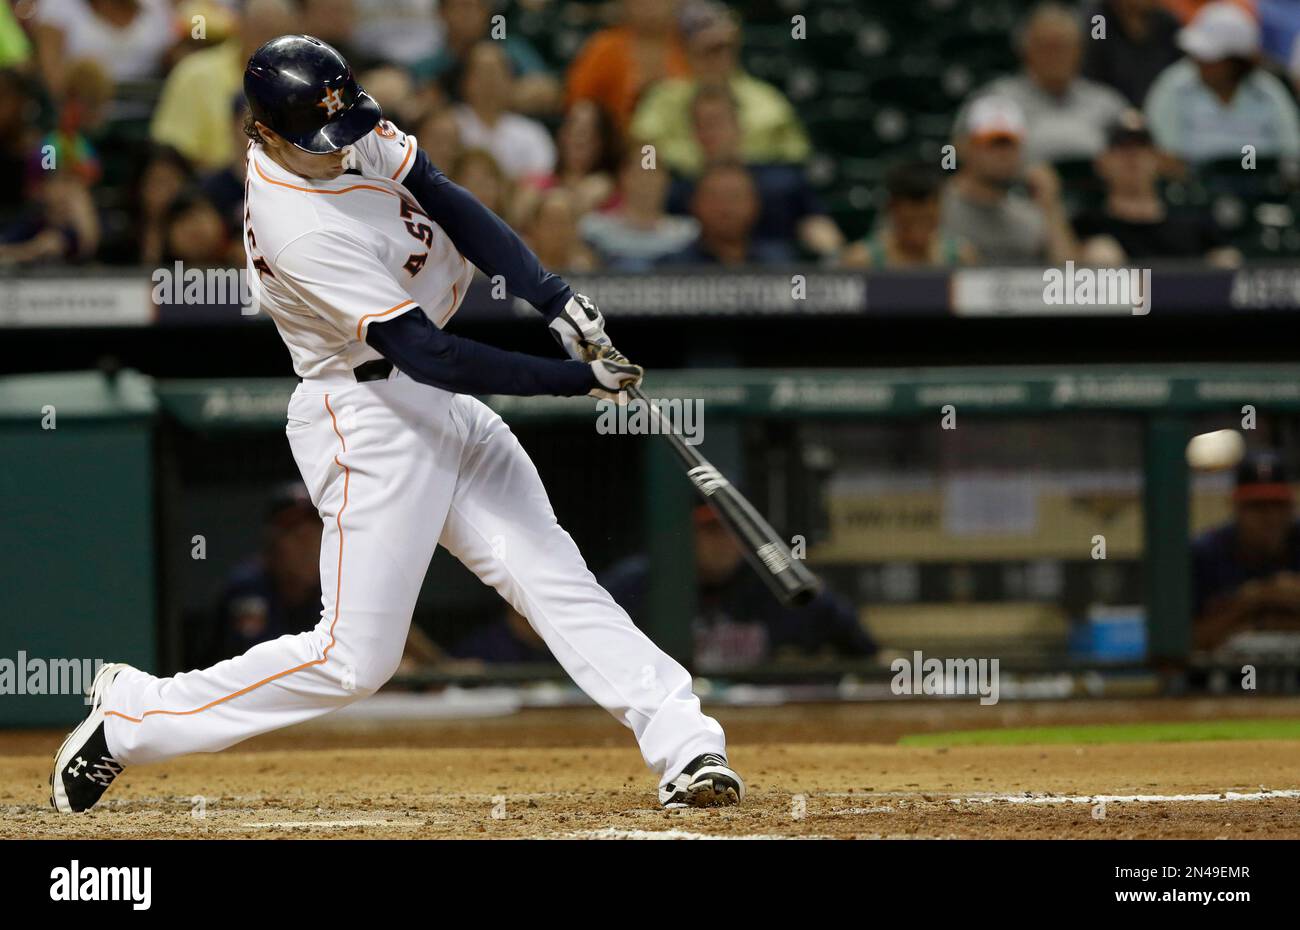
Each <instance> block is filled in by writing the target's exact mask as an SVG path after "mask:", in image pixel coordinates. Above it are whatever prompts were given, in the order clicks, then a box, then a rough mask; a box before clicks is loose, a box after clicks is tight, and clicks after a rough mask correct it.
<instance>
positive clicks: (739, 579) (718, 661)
mask: <svg viewBox="0 0 1300 930" xmlns="http://www.w3.org/2000/svg"><path fill="white" fill-rule="evenodd" d="M693 516H694V527H695V539H694V548H695V583H696V585H697V588H696V596H697V608H696V609H697V613H696V616H695V619H694V622H693V623H692V630H693V633H694V650H693V661H692V663H691V664H692V666H693V668H694V669H695V670H696V671H701V672H710V671H718V670H723V669H729V668H738V667H743V666H747V665H755V664H758V663H761V662H767V661H772V660H774V659H791V658H814V657H816V658H868V657H870V656H873V655H875V653H876V644H875V643H874V642H872V640H871V637H870V636H868V635H867V632H866V630H865V629H864V628H863V626H862V624H861V623H860V622H859V620H858V617H857V614H856V613H855V612H854V610H853V607H852V605H850V604H849V603H847V602H846V601H845V600H844V599H843V598H841V597H840V596H839V595H838V594H836V593H835V592H833V591H831V590H830V589H829V588H823V589H822V591H821V592H820V593H819V594H818V595H817V596H816V597H815V598H814V599H813V601H812V602H811V603H809V604H808V605H806V606H804V607H798V608H794V607H782V606H781V605H780V604H779V603H778V602H777V600H776V599H775V598H774V597H772V594H771V592H770V591H768V589H767V586H766V585H765V584H764V583H763V581H762V579H760V578H759V577H758V575H757V574H755V573H754V571H753V569H751V568H750V567H749V566H748V565H746V564H745V560H744V555H743V554H742V552H741V549H740V546H739V545H738V544H737V543H736V541H735V538H734V537H733V536H732V535H731V532H730V531H729V530H728V529H727V528H726V527H725V526H723V524H722V522H721V521H720V520H719V519H718V516H717V514H716V513H714V511H713V509H712V508H711V507H709V506H708V505H707V504H701V505H700V506H699V507H697V508H696V509H695V511H694V514H693ZM649 574H650V565H649V561H648V560H647V559H646V557H645V556H643V555H636V556H631V557H629V558H627V559H624V560H623V561H621V562H619V563H617V564H616V565H614V566H613V567H612V568H610V569H609V571H608V572H606V573H605V574H604V575H603V576H602V577H601V584H602V585H604V586H605V590H607V591H609V593H610V595H611V596H613V598H614V600H616V601H617V602H618V603H619V604H620V605H621V606H622V607H623V609H625V610H626V611H627V612H628V615H629V616H630V617H631V618H632V620H633V622H634V623H636V624H637V625H638V626H641V625H643V624H644V623H645V621H646V616H645V610H646V595H647V592H648V589H649Z"/></svg>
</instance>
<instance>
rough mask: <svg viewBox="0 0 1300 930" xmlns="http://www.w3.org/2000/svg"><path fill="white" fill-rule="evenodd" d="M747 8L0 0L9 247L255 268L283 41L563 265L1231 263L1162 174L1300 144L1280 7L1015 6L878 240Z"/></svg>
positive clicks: (1288, 27)
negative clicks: (255, 73)
mask: <svg viewBox="0 0 1300 930" xmlns="http://www.w3.org/2000/svg"><path fill="white" fill-rule="evenodd" d="M957 2H958V0H953V3H951V4H940V3H936V4H935V6H936V8H941V7H943V6H954V5H955V4H956V3H957ZM962 2H965V0H962ZM970 2H972V3H974V2H978V0H970ZM745 6H746V5H745V4H740V3H737V4H735V5H733V6H727V5H724V4H722V3H719V2H716V0H610V2H600V3H597V2H586V3H583V2H576V0H513V2H510V3H502V4H496V3H494V2H493V0H244V2H236V0H224V2H223V0H15V2H13V3H5V4H0V146H2V147H3V155H2V156H0V157H3V159H4V161H5V165H4V169H5V170H3V171H2V172H0V179H2V180H0V264H5V265H15V264H22V265H30V264H38V263H79V262H87V263H88V262H100V263H108V264H118V265H144V266H158V265H163V264H170V263H171V262H174V261H184V262H186V263H189V264H192V265H198V266H204V265H229V264H234V265H242V264H243V258H242V243H241V236H240V224H241V216H242V196H243V172H244V150H245V146H246V139H245V137H244V135H243V132H242V124H243V120H244V103H243V100H242V92H241V87H242V71H243V66H244V62H245V61H246V60H247V58H248V56H249V54H250V53H251V52H252V51H253V50H254V49H255V48H257V47H258V46H259V45H260V44H262V43H263V42H265V41H266V40H268V39H270V38H272V37H274V36H276V35H280V34H283V33H288V32H307V33H310V34H313V35H316V36H319V37H320V38H322V39H324V40H326V41H328V42H330V43H331V44H333V45H335V46H336V47H337V48H339V50H340V51H342V52H343V54H344V55H345V56H346V57H347V58H348V59H349V61H350V62H351V63H352V65H353V68H354V70H355V71H356V73H357V75H358V77H359V80H360V81H361V83H362V85H363V86H364V87H365V88H366V89H367V90H368V91H369V92H370V93H371V94H372V95H373V96H374V97H375V98H376V99H377V100H378V101H379V103H380V105H381V106H382V107H383V109H384V112H385V114H386V115H387V116H388V117H389V118H391V119H393V120H394V121H395V122H397V123H398V124H399V125H401V126H403V128H405V129H407V130H408V131H411V132H413V133H414V134H415V135H416V137H417V139H418V140H419V144H420V145H421V146H422V147H423V148H424V149H425V150H426V151H427V152H428V154H429V156H430V158H431V160H432V161H433V163H434V164H435V165H437V166H438V167H439V168H441V169H442V170H443V171H444V172H445V173H446V174H448V175H449V176H450V177H451V178H452V179H453V180H455V181H456V182H458V183H459V184H461V185H463V186H464V187H466V188H467V189H469V190H470V191H471V192H472V193H474V194H475V195H476V196H477V197H478V198H479V199H480V200H482V201H483V202H484V203H485V204H487V205H488V206H489V207H490V208H491V209H493V210H494V211H496V212H497V213H498V214H500V215H501V216H502V217H504V218H505V219H506V220H507V221H508V222H510V223H511V224H512V225H513V226H514V227H515V228H516V229H518V230H519V231H520V233H521V234H522V235H523V236H524V237H525V239H526V240H527V241H528V242H529V243H530V245H531V246H532V247H533V248H534V249H535V251H536V252H537V253H538V255H539V256H540V258H541V259H542V261H543V263H544V264H545V265H547V266H548V267H551V268H555V269H558V270H572V271H589V270H595V269H600V268H605V269H616V270H645V269H649V268H654V267H660V266H675V265H695V266H743V265H746V264H753V263H779V262H794V261H816V262H821V263H824V264H827V265H840V266H845V267H858V268H863V267H924V266H944V265H961V264H973V263H988V264H1034V263H1044V262H1051V263H1056V262H1061V261H1064V260H1066V259H1074V260H1076V261H1081V262H1091V263H1094V264H1099V265H1104V264H1120V263H1124V262H1139V261H1149V260H1161V259H1178V258H1182V259H1195V260H1200V261H1206V262H1210V263H1214V264H1218V265H1232V264H1235V263H1237V262H1239V261H1240V260H1241V253H1240V252H1239V250H1238V249H1237V248H1236V247H1234V245H1233V243H1232V242H1231V241H1230V239H1229V238H1228V237H1227V236H1226V235H1225V234H1224V230H1223V228H1222V227H1221V226H1220V224H1219V223H1218V222H1217V217H1216V216H1215V215H1214V214H1213V211H1210V210H1209V209H1206V208H1204V207H1202V206H1198V205H1196V204H1188V203H1181V204H1180V203H1176V202H1173V201H1172V200H1171V198H1170V197H1169V196H1168V189H1169V184H1171V183H1177V182H1178V181H1180V180H1184V179H1186V178H1188V177H1189V176H1190V175H1192V174H1195V173H1197V172H1199V171H1200V170H1201V168H1202V167H1203V166H1206V165H1214V164H1220V163H1224V162H1227V163H1229V164H1230V166H1231V165H1236V167H1237V170H1238V171H1241V170H1258V171H1261V172H1272V173H1273V174H1278V173H1279V172H1280V171H1281V170H1282V168H1281V167H1279V166H1284V165H1285V164H1286V163H1287V160H1289V159H1293V158H1297V157H1300V116H1298V115H1297V106H1296V100H1295V96H1294V94H1295V87H1296V86H1297V85H1300V43H1296V42H1295V41H1294V35H1295V32H1296V31H1300V5H1293V6H1291V7H1290V10H1291V11H1292V13H1293V14H1294V15H1292V16H1290V19H1288V16H1287V15H1282V16H1281V17H1279V16H1277V15H1275V14H1276V13H1277V10H1276V9H1275V7H1277V6H1278V5H1277V4H1272V5H1271V6H1270V15H1269V16H1268V17H1264V16H1262V15H1261V11H1259V10H1256V9H1255V8H1254V7H1253V5H1252V4H1251V3H1248V2H1223V0H1215V2H1208V3H1198V2H1195V0H1165V2H1159V0H1101V2H1100V3H1091V4H1085V5H1082V6H1069V5H1061V4H1057V3H1043V4H1039V5H1034V6H1030V5H1029V4H1026V6H1025V10H1024V15H1023V18H1022V20H1021V22H1020V24H1019V26H1018V28H1017V29H1016V30H1015V32H1014V34H1012V35H1008V36H1006V37H1005V38H1004V39H1003V41H1006V42H1010V43H1012V44H1013V47H1014V51H1015V54H1016V56H1017V57H1018V59H1019V61H1020V68H1019V70H1018V71H1016V72H1014V73H1008V74H1005V75H1003V76H1001V77H998V78H996V79H995V80H993V81H991V82H990V83H987V84H984V85H982V86H979V87H976V88H975V89H974V90H973V91H972V92H971V93H970V94H969V96H968V98H967V99H966V101H965V102H964V103H962V104H961V105H960V107H958V108H956V110H955V112H954V113H953V114H952V119H953V122H952V127H953V128H952V137H951V141H952V144H953V148H952V149H951V150H949V151H947V152H946V154H945V155H944V156H943V157H941V158H939V159H936V160H934V161H933V162H931V161H926V160H915V161H912V160H908V161H901V162H898V163H896V164H893V165H891V166H890V170H889V171H888V172H887V174H886V175H885V176H884V177H883V179H882V183H881V184H880V185H879V199H878V200H877V202H876V203H875V204H874V205H873V207H872V214H873V217H874V219H873V221H872V222H871V224H870V225H869V227H868V228H867V229H866V231H865V234H864V235H846V233H845V223H844V221H843V220H844V218H843V216H842V215H840V214H838V213H835V214H833V213H832V211H829V210H828V209H827V208H826V207H825V206H824V204H823V198H822V197H821V196H820V194H819V190H818V188H817V187H816V186H815V185H814V184H813V182H812V181H811V180H810V176H811V175H810V171H809V168H810V163H811V160H813V159H815V158H816V157H817V154H818V152H817V146H816V145H815V144H814V143H815V142H816V138H815V136H813V137H810V134H809V131H808V130H807V128H806V127H805V125H804V123H803V121H802V120H801V118H800V112H799V109H798V108H797V107H796V106H795V104H793V103H792V102H791V100H790V99H789V98H788V96H787V93H786V90H785V89H783V88H781V87H778V86H776V84H774V83H772V82H771V81H767V80H763V79H760V78H759V77H756V76H755V75H753V74H752V73H751V72H750V71H749V70H747V69H746V64H745V62H746V55H745V36H746V23H745V18H744V10H745ZM1282 6H1283V7H1286V4H1282ZM1283 12H1284V14H1285V12H1286V11H1285V10H1284V11H1283ZM524 13H528V14H533V15H534V17H536V15H538V14H541V15H545V16H553V17H554V18H555V20H556V21H557V22H558V21H560V20H563V21H564V22H566V23H572V22H581V23H582V24H584V32H583V34H584V35H585V40H584V41H583V42H582V43H581V44H580V45H579V46H578V47H577V48H576V49H575V50H574V51H573V53H572V54H571V55H569V56H568V57H567V58H566V59H565V60H557V58H558V57H559V56H557V55H556V54H555V53H554V46H553V45H551V44H548V45H547V47H546V49H545V53H544V51H543V49H541V48H539V47H537V46H535V45H534V44H533V43H532V42H530V40H529V38H527V37H526V35H525V33H524V31H522V30H520V29H519V28H516V22H517V20H518V17H519V16H520V15H522V14H524ZM935 15H942V14H941V13H939V12H936V14H935ZM1098 16H1101V17H1102V18H1103V22H1104V29H1105V38H1097V37H1095V33H1096V30H1097V25H1096V23H1097V17H1098ZM790 41H791V42H795V41H798V39H797V38H794V37H792V38H791V40H790ZM902 41H904V42H905V41H906V38H905V37H903V40H902ZM1292 48H1295V49H1297V53H1296V54H1293V55H1292V54H1289V50H1290V49H1292ZM1278 49H1284V50H1286V52H1285V53H1283V54H1279V52H1278ZM1288 69H1289V72H1290V74H1291V79H1290V80H1288V77H1287V75H1288ZM938 79H939V78H938V76H937V75H928V76H927V75H918V76H916V77H915V80H916V81H937V80H938ZM828 92H829V91H828ZM870 117H871V114H870V113H867V112H864V113H862V114H861V115H860V121H861V132H862V134H864V135H866V134H868V133H870V132H871V131H872V129H871V121H870ZM1243 147H1247V148H1243ZM1243 159H1245V161H1243ZM1254 159H1258V168H1256V167H1255V162H1254V161H1253V160H1254ZM1247 161H1248V162H1249V164H1246V162H1247ZM1225 183H1229V184H1230V182H1225ZM1247 207H1249V204H1247Z"/></svg>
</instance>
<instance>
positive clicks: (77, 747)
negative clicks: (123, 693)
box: [50, 662, 128, 814]
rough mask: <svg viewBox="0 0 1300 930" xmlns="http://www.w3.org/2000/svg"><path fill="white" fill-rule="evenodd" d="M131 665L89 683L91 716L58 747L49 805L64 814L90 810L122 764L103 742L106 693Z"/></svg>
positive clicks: (116, 666) (114, 667) (105, 671)
mask: <svg viewBox="0 0 1300 930" xmlns="http://www.w3.org/2000/svg"><path fill="white" fill-rule="evenodd" d="M127 667H128V666H126V665H123V664H122V663H120V662H116V663H113V664H111V665H105V666H103V667H102V668H101V669H100V670H99V671H98V672H97V673H96V674H95V680H94V681H92V682H91V683H90V692H89V693H90V713H89V714H87V715H86V719H85V720H83V721H81V723H80V724H78V726H77V728H76V729H75V730H73V731H72V732H71V733H69V734H68V738H67V739H65V740H64V741H63V745H62V746H60V747H59V751H58V753H57V754H56V755H55V756H54V771H52V772H51V773H50V804H51V805H53V807H54V809H55V810H56V811H59V812H60V813H62V814H78V813H81V812H82V811H88V810H90V809H91V808H92V807H94V806H95V804H96V803H97V802H98V801H99V799H100V798H101V797H103V795H104V792H105V791H107V790H108V786H109V785H111V784H112V783H113V779H114V778H117V776H118V775H120V774H121V773H122V765H121V763H119V762H118V761H117V760H116V759H114V758H113V757H112V756H111V755H109V753H108V743H106V742H105V741H104V710H103V703H104V694H105V693H106V692H107V691H108V686H109V684H111V683H112V681H113V679H114V678H116V677H117V674H118V672H120V671H122V670H123V669H124V668H127Z"/></svg>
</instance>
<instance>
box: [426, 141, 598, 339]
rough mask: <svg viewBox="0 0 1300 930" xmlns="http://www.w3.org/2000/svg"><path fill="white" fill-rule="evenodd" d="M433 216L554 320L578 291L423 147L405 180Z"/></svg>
mask: <svg viewBox="0 0 1300 930" xmlns="http://www.w3.org/2000/svg"><path fill="white" fill-rule="evenodd" d="M402 183H403V184H404V185H406V189H407V190H409V191H410V192H411V193H412V194H413V195H415V199H416V200H417V201H419V203H420V206H421V207H422V208H423V209H424V212H425V213H427V214H429V218H430V219H431V220H433V221H434V222H435V223H437V224H438V225H439V226H441V227H442V229H443V232H445V233H446V234H447V237H448V238H449V239H451V241H452V243H453V244H454V245H455V246H456V248H457V249H458V250H459V251H460V254H461V255H464V256H465V257H466V258H467V259H469V260H470V261H471V262H473V263H474V265H475V266H477V267H478V268H479V269H480V270H481V271H483V273H484V274H486V275H488V276H489V277H494V276H496V275H501V277H502V278H504V279H505V282H506V289H507V290H509V291H510V293H511V294H514V295H515V296H516V297H522V298H523V299H524V300H526V301H528V302H529V303H530V304H532V305H533V306H534V307H536V308H537V309H538V311H540V312H541V314H542V316H544V317H545V318H546V321H547V322H548V323H549V322H550V321H551V320H553V319H555V317H556V316H558V315H559V313H560V311H561V310H563V309H564V305H565V304H566V303H568V302H569V298H570V297H572V296H573V291H572V290H570V289H569V285H567V284H566V283H564V279H563V278H561V277H560V276H559V275H556V274H552V273H551V272H549V271H547V270H546V269H545V268H543V267H542V263H541V262H540V261H538V259H537V256H536V255H534V254H533V250H532V249H530V248H528V246H527V245H525V244H524V241H523V240H522V239H520V238H519V235H518V234H517V233H516V232H515V231H514V230H513V229H511V228H510V227H509V226H508V225H506V222H505V221H504V220H502V219H501V217H499V216H497V215H496V214H495V213H493V212H492V211H491V210H489V209H488V208H487V207H485V206H483V204H481V203H479V201H478V200H477V199H476V198H475V197H474V195H473V194H471V193H470V192H469V191H467V190H465V188H463V187H461V186H460V185H459V184H457V183H455V182H454V181H452V180H451V179H450V178H448V177H447V176H446V175H445V174H443V173H442V172H441V171H439V170H438V169H437V168H435V167H434V166H433V163H432V162H431V161H429V159H428V156H426V155H425V154H424V152H423V151H419V152H416V153H415V164H414V165H412V166H411V170H410V171H409V172H408V173H407V175H406V177H405V178H404V179H403V180H402Z"/></svg>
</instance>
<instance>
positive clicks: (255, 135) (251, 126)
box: [244, 113, 264, 142]
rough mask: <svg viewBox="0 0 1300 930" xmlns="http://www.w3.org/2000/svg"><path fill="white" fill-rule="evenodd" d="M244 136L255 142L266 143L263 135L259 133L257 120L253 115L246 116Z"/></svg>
mask: <svg viewBox="0 0 1300 930" xmlns="http://www.w3.org/2000/svg"><path fill="white" fill-rule="evenodd" d="M244 135H246V136H248V138H250V139H252V140H253V141H254V142H262V141H264V140H263V139H262V134H261V133H260V132H258V131H257V120H256V119H255V118H254V117H253V114H252V113H245V114H244Z"/></svg>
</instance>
